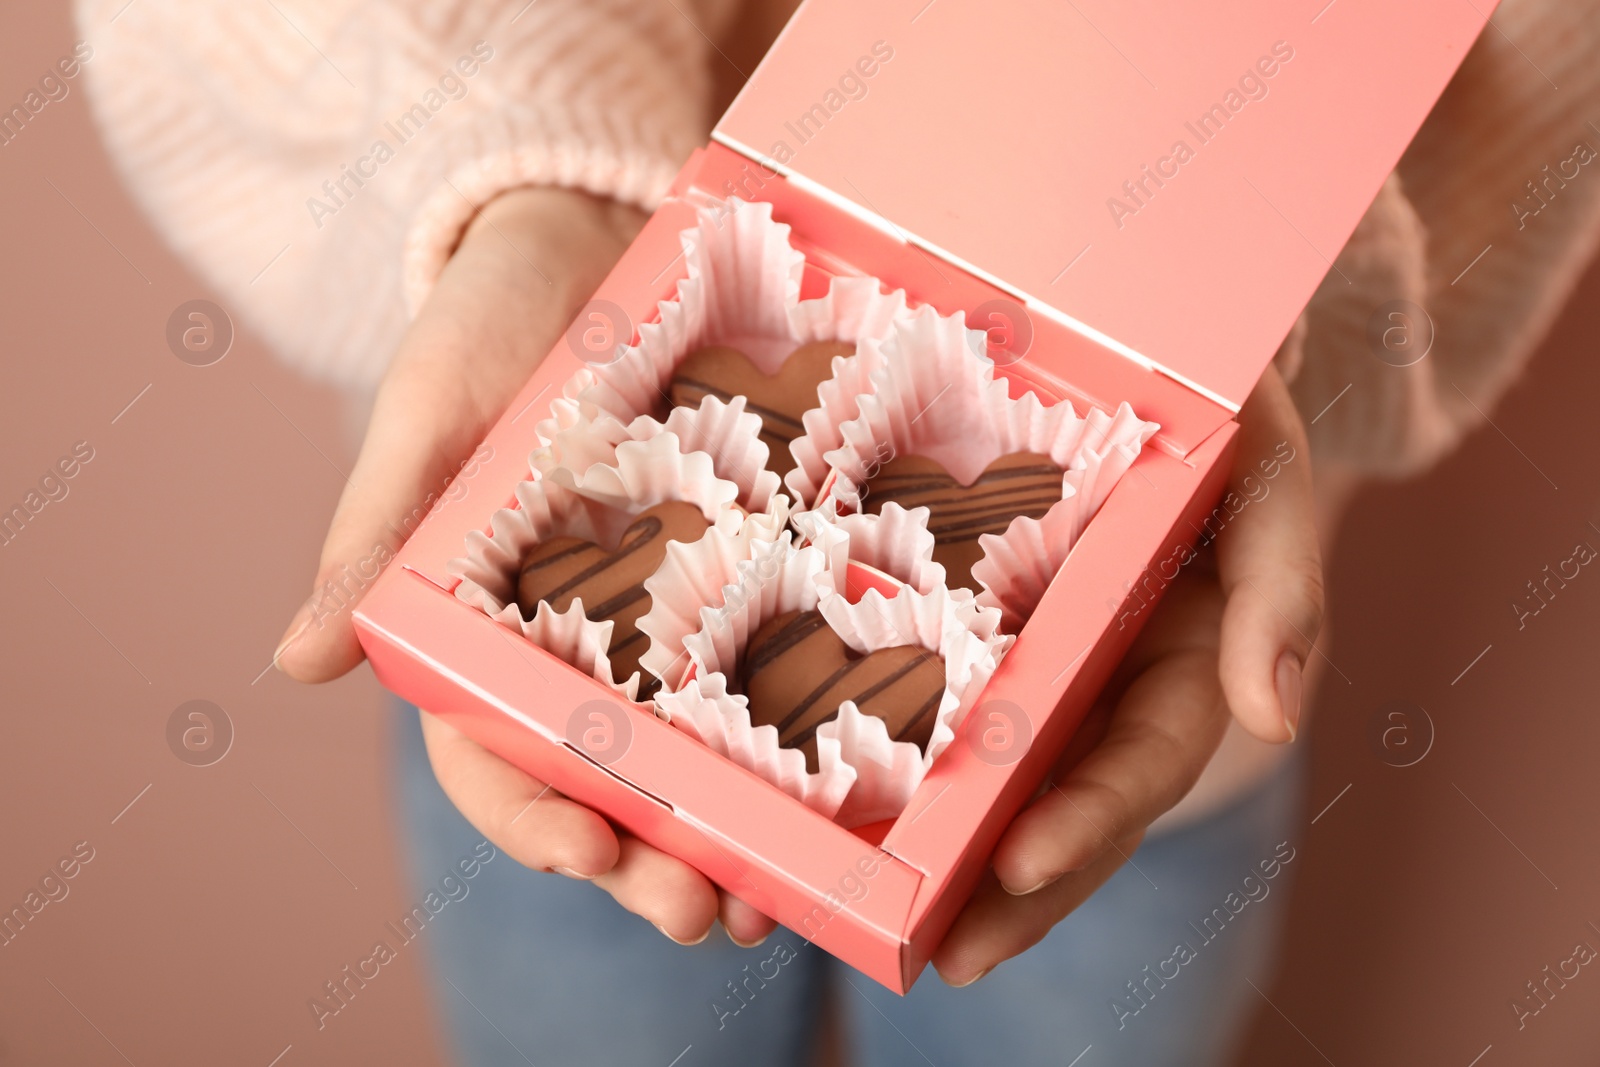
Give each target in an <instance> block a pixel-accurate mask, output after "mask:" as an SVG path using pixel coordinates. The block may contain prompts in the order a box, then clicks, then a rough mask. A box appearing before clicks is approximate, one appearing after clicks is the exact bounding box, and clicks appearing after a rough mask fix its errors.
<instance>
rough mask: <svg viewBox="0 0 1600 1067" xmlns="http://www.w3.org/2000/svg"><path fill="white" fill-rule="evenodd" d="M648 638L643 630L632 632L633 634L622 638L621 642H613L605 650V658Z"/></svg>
mask: <svg viewBox="0 0 1600 1067" xmlns="http://www.w3.org/2000/svg"><path fill="white" fill-rule="evenodd" d="M648 636H649V635H648V634H646V633H645V632H644V631H643V630H635V631H633V633H631V634H629V635H628V636H627V637H625V638H623V639H622V640H621V641H616V642H613V643H612V645H611V647H610V648H608V649H606V656H607V658H610V657H611V656H613V655H615V654H616V653H618V652H621V651H622V650H623V649H625V648H627V647H628V646H629V645H631V644H633V643H634V642H635V641H643V640H644V639H645V638H646V637H648Z"/></svg>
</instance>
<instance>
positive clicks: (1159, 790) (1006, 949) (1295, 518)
mask: <svg viewBox="0 0 1600 1067" xmlns="http://www.w3.org/2000/svg"><path fill="white" fill-rule="evenodd" d="M1239 421H1240V427H1241V429H1240V433H1239V441H1238V451H1237V453H1236V456H1235V460H1234V465H1233V473H1232V477H1231V479H1230V486H1229V488H1230V489H1231V491H1233V492H1234V493H1236V494H1238V495H1239V496H1240V497H1248V496H1251V495H1253V494H1251V493H1249V492H1248V491H1247V489H1246V487H1245V486H1244V485H1243V484H1242V483H1243V481H1244V479H1245V478H1246V477H1247V476H1252V475H1253V476H1254V477H1255V480H1256V482H1257V483H1258V482H1259V481H1260V479H1261V473H1262V472H1261V469H1260V468H1259V467H1258V464H1259V463H1260V462H1262V461H1263V460H1269V461H1270V460H1272V459H1275V458H1277V459H1281V455H1282V454H1281V453H1279V452H1278V449H1279V448H1280V447H1282V446H1283V445H1285V444H1287V446H1288V447H1290V448H1293V449H1294V452H1295V459H1294V460H1293V461H1292V462H1287V463H1283V464H1282V465H1281V469H1280V470H1279V473H1278V476H1277V477H1276V478H1275V479H1273V481H1272V483H1271V484H1272V492H1271V494H1270V495H1269V496H1267V497H1266V498H1264V499H1262V500H1260V501H1259V502H1256V503H1251V504H1250V505H1249V506H1247V507H1245V508H1244V509H1243V510H1241V511H1240V512H1239V514H1238V515H1237V516H1236V517H1235V518H1234V519H1233V520H1232V521H1231V522H1230V523H1229V524H1228V526H1227V527H1226V528H1225V529H1223V531H1222V532H1221V534H1220V535H1219V536H1218V537H1217V539H1216V541H1215V542H1214V544H1213V545H1211V546H1210V547H1208V548H1206V549H1205V550H1204V551H1202V552H1201V553H1200V555H1199V556H1198V557H1197V558H1196V559H1194V560H1193V561H1192V562H1191V563H1189V564H1188V565H1187V566H1185V567H1184V568H1183V571H1182V572H1181V573H1180V574H1179V576H1178V577H1177V579H1176V580H1175V581H1174V582H1173V583H1172V586H1171V588H1170V589H1168V591H1167V594H1166V597H1165V598H1164V599H1163V600H1162V602H1161V604H1160V606H1159V607H1158V609H1157V610H1156V612H1155V614H1154V615H1153V616H1152V617H1151V619H1150V622H1149V624H1148V625H1147V626H1146V628H1145V630H1144V632H1143V633H1141V634H1140V635H1139V638H1138V640H1137V641H1136V642H1135V643H1134V646H1133V649H1132V651H1131V652H1130V653H1129V655H1128V658H1127V659H1126V660H1125V661H1124V662H1123V664H1122V665H1121V666H1120V667H1119V668H1118V671H1117V676H1116V678H1114V679H1113V681H1112V684H1111V685H1110V686H1109V687H1108V688H1107V690H1106V692H1105V694H1103V695H1102V697H1101V700H1100V703H1099V704H1097V705H1096V707H1095V709H1094V710H1093V711H1091V712H1090V714H1089V717H1088V718H1087V719H1086V721H1085V722H1084V724H1083V726H1082V727H1081V728H1080V729H1079V731H1078V733H1077V734H1076V735H1075V736H1074V738H1073V740H1072V742H1071V744H1069V745H1068V748H1067V752H1066V754H1065V755H1063V756H1062V758H1061V760H1060V762H1059V763H1058V764H1057V766H1056V769H1055V772H1054V775H1053V778H1054V783H1053V785H1052V786H1051V787H1049V788H1047V789H1045V791H1044V793H1043V794H1042V795H1041V796H1040V797H1039V798H1038V799H1037V800H1035V801H1034V802H1033V803H1032V804H1031V805H1029V806H1028V807H1027V808H1025V809H1023V811H1022V812H1021V813H1020V814H1019V815H1018V816H1017V817H1016V819H1015V820H1014V821H1013V822H1012V823H1011V825H1010V826H1009V827H1008V828H1007V829H1006V831H1005V833H1004V834H1003V835H1002V836H1001V838H1000V843H999V845H998V846H997V847H996V848H995V852H994V857H993V860H992V865H993V868H994V871H993V874H992V875H988V876H986V877H985V879H984V881H983V882H981V883H980V885H979V887H978V891H977V892H976V893H975V894H973V897H972V900H971V901H970V902H968V904H967V906H966V908H965V909H964V910H963V911H962V913H961V914H960V915H959V916H958V917H957V919H956V922H955V924H954V925H953V926H952V927H951V929H950V933H949V934H948V935H947V936H946V937H945V940H944V942H943V944H941V945H940V947H939V949H938V950H937V951H936V952H935V953H934V957H933V964H934V967H935V968H936V969H937V970H938V972H939V974H940V976H941V977H942V978H944V980H945V981H946V982H949V983H950V984H952V985H956V986H962V985H968V984H970V983H972V982H974V981H976V980H977V979H979V978H981V977H982V976H983V975H984V974H986V973H988V971H989V970H990V969H991V968H993V967H994V966H995V965H996V964H997V963H1000V962H1001V961H1003V960H1007V959H1010V958H1011V957H1012V956H1015V955H1017V954H1019V953H1021V952H1022V951H1024V950H1025V949H1027V948H1029V947H1030V946H1032V945H1034V944H1035V943H1037V942H1038V941H1039V940H1041V939H1042V938H1043V937H1044V936H1045V934H1047V933H1049V932H1050V929H1051V927H1053V926H1055V924H1056V923H1058V922H1060V921H1061V920H1062V919H1063V918H1065V917H1066V916H1067V914H1068V913H1070V912H1071V911H1072V910H1073V909H1074V908H1076V907H1078V905H1080V904H1082V903H1083V902H1084V901H1085V900H1087V899H1088V898H1089V895H1090V894H1091V893H1093V892H1094V891H1095V890H1096V889H1098V888H1100V886H1101V885H1102V884H1104V882H1105V881H1106V879H1108V878H1110V877H1111V875H1112V874H1113V873H1115V872H1116V870H1117V868H1118V867H1120V866H1122V864H1123V863H1125V862H1126V861H1127V859H1128V857H1129V856H1130V855H1131V854H1132V853H1133V851H1134V849H1135V848H1137V847H1138V846H1139V842H1140V841H1141V840H1142V839H1143V837H1144V832H1145V828H1146V827H1148V826H1149V825H1150V823H1151V822H1152V821H1154V820H1155V818H1156V817H1157V816H1158V815H1160V814H1161V813H1162V812H1164V811H1166V810H1167V809H1169V808H1171V807H1172V806H1173V805H1174V804H1176V803H1177V802H1178V801H1179V800H1181V799H1183V796H1184V794H1185V793H1187V792H1188V791H1189V789H1190V787H1191V786H1193V785H1194V783H1195V780H1196V779H1197V778H1199V776H1200V772H1201V771H1202V770H1204V769H1205V766H1206V764H1207V762H1208V761H1209V760H1210V759H1211V756H1212V754H1213V753H1214V752H1215V751H1216V749H1217V746H1218V745H1219V744H1220V743H1221V741H1222V735H1223V732H1224V730H1225V728H1226V727H1227V724H1228V717H1229V713H1230V712H1231V713H1232V716H1233V718H1235V719H1237V720H1238V722H1239V724H1240V725H1241V726H1242V727H1244V729H1245V730H1247V731H1248V732H1249V733H1250V734H1252V735H1254V736H1255V737H1257V738H1259V739H1261V740H1262V741H1267V742H1284V741H1292V740H1293V739H1294V735H1295V731H1296V730H1297V729H1298V727H1299V718H1300V699H1301V688H1302V681H1301V679H1302V674H1303V672H1304V669H1305V665H1306V661H1307V657H1308V656H1309V655H1310V653H1311V646H1312V642H1314V641H1315V640H1316V636H1317V631H1318V630H1319V629H1320V628H1321V624H1322V606H1323V590H1322V557H1321V552H1320V549H1319V547H1318V542H1317V530H1316V525H1315V519H1314V512H1313V504H1312V491H1311V470H1310V456H1309V452H1308V450H1307V447H1306V439H1305V427H1304V426H1303V425H1302V424H1301V421H1300V416H1299V414H1298V413H1297V412H1296V411H1295V408H1294V404H1293V402H1292V401H1291V400H1290V398H1289V393H1288V390H1287V388H1286V387H1285V386H1284V384H1283V380H1282V379H1281V378H1280V377H1279V376H1278V372H1277V371H1276V370H1274V369H1271V368H1269V369H1268V371H1267V373H1266V376H1265V377H1263V378H1262V380H1261V383H1260V385H1258V386H1257V387H1256V390H1255V392H1254V393H1252V394H1251V396H1250V399H1249V401H1248V402H1247V403H1246V404H1245V406H1244V409H1243V410H1242V411H1241V412H1240V413H1239ZM1253 484H1254V483H1253Z"/></svg>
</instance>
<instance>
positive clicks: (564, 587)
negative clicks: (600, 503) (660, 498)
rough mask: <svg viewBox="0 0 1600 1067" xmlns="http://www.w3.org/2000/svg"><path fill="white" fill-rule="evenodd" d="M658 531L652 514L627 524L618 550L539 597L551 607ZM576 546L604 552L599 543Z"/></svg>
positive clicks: (627, 555) (641, 545) (525, 571)
mask: <svg viewBox="0 0 1600 1067" xmlns="http://www.w3.org/2000/svg"><path fill="white" fill-rule="evenodd" d="M635 531H638V535H637V536H634V537H633V539H632V540H631V541H630V540H629V537H630V536H631V535H633V534H634V532H635ZM660 532H661V520H660V519H658V518H656V517H655V516H653V515H652V516H650V517H649V518H647V519H640V520H639V521H638V522H635V523H634V524H633V525H632V526H629V527H628V528H627V529H626V530H625V531H623V534H622V544H621V545H620V546H618V550H617V551H616V553H614V554H611V555H606V556H604V558H602V559H601V560H600V562H598V563H595V564H593V565H592V566H589V567H585V568H584V569H583V570H582V571H579V572H578V573H577V574H576V575H574V576H573V577H572V578H569V579H568V580H567V581H565V582H563V583H562V584H561V585H559V586H557V587H556V588H554V589H552V590H550V592H548V593H546V594H545V595H544V596H543V597H541V598H540V599H541V600H544V601H545V602H546V603H548V604H550V606H551V607H554V606H555V602H556V600H558V599H559V598H560V597H561V595H562V594H563V593H566V592H567V591H569V590H571V589H574V588H576V587H577V586H579V585H581V584H582V583H584V582H586V581H588V580H589V579H590V578H593V577H594V576H595V575H597V574H601V573H603V572H604V571H606V570H609V569H610V568H611V567H613V566H615V565H616V564H617V563H619V562H620V561H622V560H624V559H626V558H627V557H629V556H631V555H633V553H635V552H637V551H639V549H641V548H643V547H644V546H645V545H647V544H649V543H650V541H651V539H652V538H654V537H655V536H656V534H658V533H660ZM576 547H579V548H594V549H595V550H597V551H601V552H604V550H603V549H601V548H600V546H599V545H592V544H585V545H580V546H576ZM569 551H570V550H569ZM563 555H566V553H565V552H558V553H557V554H556V556H555V557H552V558H559V557H561V556H563ZM539 563H540V564H543V563H544V561H543V560H540V561H539ZM531 569H533V568H528V567H525V568H523V573H524V574H526V573H527V572H528V571H529V570H531ZM584 614H585V615H587V614H589V613H588V612H584Z"/></svg>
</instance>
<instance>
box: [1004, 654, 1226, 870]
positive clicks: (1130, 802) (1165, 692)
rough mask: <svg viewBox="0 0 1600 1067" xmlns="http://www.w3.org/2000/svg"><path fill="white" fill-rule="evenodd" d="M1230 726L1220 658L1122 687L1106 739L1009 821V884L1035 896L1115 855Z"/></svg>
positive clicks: (1193, 658) (1187, 657)
mask: <svg viewBox="0 0 1600 1067" xmlns="http://www.w3.org/2000/svg"><path fill="white" fill-rule="evenodd" d="M1226 726H1227V713H1226V710H1225V709H1224V706H1223V701H1222V691H1221V688H1220V686H1219V685H1218V683H1217V673H1216V659H1215V657H1214V656H1213V655H1211V654H1209V653H1207V652H1205V651H1203V650H1197V651H1190V652H1182V653H1177V654H1174V655H1172V656H1169V657H1168V658H1166V659H1164V660H1162V661H1160V662H1159V663H1157V664H1155V665H1154V666H1152V667H1151V668H1150V669H1149V670H1147V671H1146V672H1145V673H1144V674H1142V675H1140V676H1139V678H1138V679H1136V680H1135V681H1134V682H1133V684H1132V685H1130V686H1129V687H1128V691H1127V692H1126V693H1124V694H1123V696H1122V700H1121V701H1120V703H1119V704H1118V705H1117V710H1116V711H1115V712H1114V713H1113V714H1112V716H1111V720H1110V723H1109V725H1108V727H1107V730H1106V735H1105V739H1104V740H1103V741H1101V742H1100V744H1099V745H1098V746H1096V747H1095V749H1094V750H1093V751H1092V752H1090V753H1089V754H1088V755H1087V756H1085V757H1084V758H1083V759H1082V761H1081V762H1080V763H1078V765H1077V766H1076V767H1075V768H1073V769H1072V771H1071V772H1070V773H1068V774H1067V775H1066V776H1065V778H1064V779H1063V780H1062V781H1061V782H1059V783H1057V784H1056V785H1055V786H1054V787H1053V788H1050V789H1046V790H1045V791H1044V793H1043V794H1042V795H1041V796H1040V797H1039V798H1038V799H1037V800H1035V801H1034V802H1033V803H1032V804H1031V805H1029V806H1028V807H1027V808H1026V809H1024V810H1023V811H1022V813H1021V814H1020V815H1018V816H1017V817H1016V818H1015V819H1014V820H1012V822H1011V825H1010V826H1009V827H1007V828H1006V831H1005V833H1004V834H1003V835H1002V836H1001V838H1000V843H999V844H998V845H997V846H996V847H995V851H994V857H993V860H992V864H993V866H994V871H995V875H996V877H997V878H998V879H999V881H1000V884H1001V885H1002V886H1003V887H1005V889H1006V891H1007V892H1010V893H1015V894H1031V893H1036V892H1038V891H1039V890H1040V889H1042V888H1044V887H1045V886H1048V885H1051V884H1052V883H1054V882H1055V881H1057V880H1059V879H1060V878H1061V877H1062V875H1064V874H1066V873H1068V872H1071V871H1078V870H1083V869H1085V868H1088V867H1090V866H1092V865H1093V864H1095V863H1096V862H1098V861H1099V860H1100V859H1101V858H1102V857H1103V856H1104V855H1105V854H1106V853H1107V852H1114V851H1115V845H1114V844H1113V843H1114V842H1116V841H1119V840H1121V839H1122V838H1125V837H1127V836H1129V835H1130V834H1134V833H1139V832H1142V831H1143V830H1144V828H1145V827H1146V826H1148V825H1149V824H1150V823H1151V822H1152V821H1153V820H1154V819H1155V818H1156V816H1158V815H1160V814H1161V813H1162V812H1164V811H1166V810H1167V809H1168V808H1170V807H1172V806H1173V805H1174V804H1176V803H1177V802H1178V801H1179V800H1181V799H1183V795H1184V794H1185V793H1187V792H1188V791H1189V789H1190V788H1191V787H1192V786H1193V785H1194V783H1195V781H1196V779H1198V778H1199V777H1200V772H1201V771H1202V770H1204V769H1205V765H1206V763H1207V762H1208V761H1209V760H1210V759H1211V755H1212V753H1214V752H1215V751H1216V749H1217V746H1218V745H1219V744H1221V742H1222V734H1223V731H1224V729H1225V728H1226Z"/></svg>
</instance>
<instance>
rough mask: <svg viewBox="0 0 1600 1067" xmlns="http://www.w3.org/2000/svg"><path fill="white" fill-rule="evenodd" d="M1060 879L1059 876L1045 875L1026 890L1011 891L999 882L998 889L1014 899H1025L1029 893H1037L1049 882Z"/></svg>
mask: <svg viewBox="0 0 1600 1067" xmlns="http://www.w3.org/2000/svg"><path fill="white" fill-rule="evenodd" d="M1060 877H1061V875H1059V874H1050V875H1046V876H1045V877H1043V878H1041V879H1039V881H1037V882H1035V883H1033V885H1031V886H1029V887H1028V888H1026V889H1012V888H1011V887H1010V886H1008V885H1006V884H1005V883H1004V882H1001V883H1000V888H1001V889H1004V890H1005V891H1006V892H1007V893H1010V894H1011V895H1012V896H1014V897H1025V896H1027V895H1028V894H1029V893H1037V892H1038V891H1039V890H1041V889H1043V888H1044V887H1045V886H1047V885H1049V884H1050V883H1051V882H1054V881H1055V880H1056V879H1058V878H1060Z"/></svg>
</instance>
